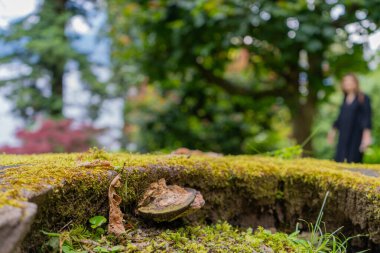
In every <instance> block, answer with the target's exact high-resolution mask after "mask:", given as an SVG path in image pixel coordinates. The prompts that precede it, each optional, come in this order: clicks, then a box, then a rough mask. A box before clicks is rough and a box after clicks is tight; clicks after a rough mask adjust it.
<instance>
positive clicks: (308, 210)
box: [0, 149, 380, 243]
mask: <svg viewBox="0 0 380 253" xmlns="http://www.w3.org/2000/svg"><path fill="white" fill-rule="evenodd" d="M93 160H107V161H108V162H110V163H111V164H112V166H113V169H114V170H115V171H117V172H119V173H121V174H122V179H123V181H124V183H125V187H124V191H123V193H122V195H123V198H124V203H123V205H124V206H123V208H124V211H125V212H127V213H128V214H132V213H133V212H134V208H135V205H136V202H137V200H138V199H139V197H140V196H141V194H142V193H143V192H144V189H145V188H146V187H147V186H148V185H149V184H150V183H151V182H154V181H156V180H158V179H160V178H165V179H166V181H167V182H168V184H172V183H175V184H178V185H183V186H188V187H192V188H195V189H197V190H200V191H201V193H202V194H203V196H204V198H205V200H206V205H205V206H204V208H202V209H201V210H200V211H199V212H198V213H197V214H196V215H195V217H193V218H192V220H196V221H197V222H202V221H205V220H208V221H212V222H214V221H216V220H217V219H221V220H230V221H234V222H235V223H236V224H239V225H241V224H243V225H244V224H245V223H244V222H245V221H244V222H243V221H241V220H238V219H240V218H241V217H242V216H244V215H245V214H247V213H248V214H249V213H254V214H255V215H256V216H257V217H260V216H262V215H268V213H269V214H270V215H273V216H275V215H277V216H278V217H276V219H279V221H277V222H279V223H280V225H281V226H284V227H290V226H292V225H294V224H295V222H296V221H297V220H296V219H298V218H300V217H301V218H305V219H307V220H314V218H315V217H316V215H315V213H316V212H318V210H319V206H320V204H321V201H322V199H323V196H324V194H325V192H326V190H330V192H331V200H330V201H331V202H332V203H334V204H333V205H329V204H328V205H327V207H326V212H327V215H326V217H327V218H328V217H329V215H328V213H331V214H332V215H331V217H337V214H338V217H339V219H336V221H335V223H334V222H332V223H331V224H333V225H334V226H335V225H338V226H340V225H342V224H336V223H337V222H341V221H344V222H347V220H348V221H350V222H351V223H352V224H353V226H355V227H360V228H362V229H363V231H359V232H363V233H370V235H371V239H372V240H375V242H376V243H380V192H379V189H380V179H379V178H377V177H369V176H366V175H365V174H362V173H360V171H361V170H360V168H363V169H366V170H372V171H374V172H379V173H380V166H379V165H355V164H338V163H335V162H330V161H321V160H315V159H301V158H300V159H293V160H284V159H280V158H271V157H261V156H225V157H207V156H191V157H188V156H173V155H137V154H136V155H135V154H127V153H105V152H104V151H102V150H96V149H94V150H91V151H89V152H87V153H84V154H46V155H25V156H24V155H0V166H7V165H20V166H19V167H14V168H7V169H4V170H2V171H1V172H2V174H1V173H0V183H1V186H0V188H1V193H2V194H1V195H0V207H1V206H4V205H13V206H17V205H21V204H20V202H19V201H25V200H28V196H30V194H26V192H27V193H33V192H39V191H42V190H46V189H48V187H51V188H52V189H53V190H52V192H51V193H50V194H48V196H47V200H44V201H43V203H44V205H45V206H40V208H39V210H40V212H41V210H42V213H41V215H40V216H39V217H38V221H39V220H41V222H40V223H38V224H40V225H41V224H42V225H43V226H44V228H45V227H46V228H53V226H55V227H58V228H61V227H62V226H64V225H65V224H66V223H67V222H70V221H72V222H74V223H79V222H80V221H83V220H84V219H85V218H86V217H88V216H89V215H95V214H96V213H99V212H100V214H102V215H107V188H108V184H109V180H110V178H111V177H112V175H110V169H112V168H108V167H102V166H96V167H89V168H88V167H81V166H78V165H80V163H82V162H91V161H93ZM350 168H359V169H358V170H356V171H355V172H353V171H349V170H348V169H350ZM94 199H96V201H95V200H94ZM33 201H34V200H33ZM41 203H42V202H41ZM99 210H101V211H99ZM281 212H283V214H281ZM273 213H274V214H273ZM307 215H310V217H308V216H307ZM281 216H282V217H281ZM248 218H249V217H248ZM248 218H247V219H248ZM43 219H46V220H45V221H44V220H43ZM261 221H262V220H258V221H253V223H252V224H256V223H257V222H258V223H259V224H260V222H261ZM255 222H256V223H255ZM248 225H251V223H249V224H248ZM35 228H36V229H39V228H41V227H39V225H37V224H36V225H35Z"/></svg>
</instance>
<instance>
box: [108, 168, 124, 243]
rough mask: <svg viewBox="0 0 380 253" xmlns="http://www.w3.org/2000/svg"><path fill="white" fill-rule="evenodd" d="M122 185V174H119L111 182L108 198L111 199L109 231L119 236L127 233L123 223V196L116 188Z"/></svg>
mask: <svg viewBox="0 0 380 253" xmlns="http://www.w3.org/2000/svg"><path fill="white" fill-rule="evenodd" d="M119 187H121V183H120V175H117V176H116V177H115V178H114V179H113V180H112V182H111V184H110V187H109V188H108V200H109V208H110V209H109V223H108V233H110V234H114V235H116V236H119V235H120V234H122V233H125V228H124V224H123V213H122V212H121V210H120V204H121V201H122V199H121V197H120V196H119V195H118V194H117V192H116V188H119Z"/></svg>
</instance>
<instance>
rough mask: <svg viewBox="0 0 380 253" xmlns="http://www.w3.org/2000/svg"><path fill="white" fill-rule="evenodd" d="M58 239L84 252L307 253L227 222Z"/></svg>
mask: <svg viewBox="0 0 380 253" xmlns="http://www.w3.org/2000/svg"><path fill="white" fill-rule="evenodd" d="M55 236H56V235H55V234H54V236H53V238H54V237H55ZM59 237H60V240H61V241H62V242H63V245H64V246H66V247H67V248H70V249H71V250H76V251H82V250H85V252H98V251H100V250H103V251H101V252H145V253H150V252H151V253H153V252H189V253H190V252H194V253H195V252H197V253H202V252H204V253H207V252H242V253H243V252H247V253H252V252H276V253H292V252H294V253H295V252H297V253H302V252H306V251H305V250H304V249H303V248H301V247H300V246H299V245H297V244H295V243H294V242H293V240H291V239H290V238H289V236H288V235H286V234H283V233H271V232H270V231H268V230H264V229H263V228H261V227H260V228H258V229H257V230H256V231H255V232H253V230H252V229H247V230H242V229H237V228H235V227H233V226H231V225H230V224H228V223H226V222H223V223H221V222H220V223H217V224H215V225H211V226H186V227H180V228H177V229H167V230H160V229H133V230H129V231H127V233H126V234H124V235H122V236H121V237H120V238H117V239H116V238H114V237H113V236H99V234H97V233H96V231H92V232H89V231H88V230H85V229H84V228H83V227H82V226H79V227H76V228H73V229H72V230H70V231H67V232H64V233H61V234H60V235H59ZM48 245H51V239H50V241H49V242H48V243H46V244H45V246H44V249H45V251H46V252H54V250H55V251H58V248H59V247H57V246H56V248H52V247H48ZM112 249H116V250H115V251H112ZM270 249H271V250H272V251H270Z"/></svg>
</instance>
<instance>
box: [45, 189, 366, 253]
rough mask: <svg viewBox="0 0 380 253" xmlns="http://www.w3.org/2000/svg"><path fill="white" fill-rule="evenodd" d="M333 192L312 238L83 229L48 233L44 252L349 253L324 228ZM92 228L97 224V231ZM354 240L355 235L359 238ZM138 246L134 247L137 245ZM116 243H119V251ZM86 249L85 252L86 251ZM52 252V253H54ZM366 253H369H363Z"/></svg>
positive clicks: (201, 230)
mask: <svg viewBox="0 0 380 253" xmlns="http://www.w3.org/2000/svg"><path fill="white" fill-rule="evenodd" d="M328 195H329V192H327V193H326V195H325V198H324V200H323V204H322V207H321V210H320V212H319V215H318V218H317V220H316V222H315V224H313V223H309V222H306V221H305V222H306V223H307V225H308V228H309V233H308V234H307V236H306V237H305V236H304V235H302V234H301V231H300V230H299V229H298V224H297V227H296V231H295V232H293V233H292V234H290V235H286V234H284V233H271V232H270V231H268V230H265V229H263V228H262V227H259V228H258V229H257V230H256V231H255V232H253V230H252V229H251V228H249V229H247V230H242V229H237V228H234V227H232V226H231V225H230V224H228V223H227V222H218V223H217V224H214V225H211V226H186V227H180V228H178V229H174V230H169V229H167V230H165V231H155V230H157V229H144V231H142V230H141V229H138V230H130V231H127V232H126V234H124V235H122V236H121V237H119V238H118V239H117V240H115V238H114V237H113V236H110V235H109V236H103V237H99V236H98V235H97V234H96V233H94V234H91V233H90V232H89V231H88V230H86V229H85V228H84V227H82V226H78V227H74V228H73V229H71V230H69V231H65V232H62V233H47V232H44V234H45V235H47V236H49V237H50V239H49V240H48V241H47V242H46V243H45V244H44V247H43V250H47V249H49V250H53V251H54V252H57V251H58V250H62V252H63V253H79V252H88V251H90V252H92V251H93V252H99V253H114V252H136V251H137V252H205V253H206V252H210V250H211V251H212V252H257V251H259V252H267V251H270V252H277V253H290V252H294V253H295V252H297V253H325V252H326V253H327V252H328V253H346V252H347V246H348V242H349V241H350V240H351V239H353V238H354V237H348V238H346V237H345V236H344V235H343V234H341V233H340V231H341V229H342V227H341V228H338V229H337V230H335V231H334V232H332V233H329V232H326V229H325V228H323V227H322V226H323V221H322V218H323V209H324V208H325V205H326V201H327V197H328ZM104 222H106V219H105V218H104V217H102V216H95V217H92V218H91V219H90V223H91V224H92V225H91V227H92V228H95V227H98V226H100V225H101V224H103V223H104ZM94 225H96V226H95V227H94ZM355 237H356V236H355ZM136 240H137V241H138V242H139V243H134V242H135V241H136ZM115 244H118V245H116V246H115ZM83 249H85V250H83ZM50 252H51V251H50ZM361 252H367V251H361Z"/></svg>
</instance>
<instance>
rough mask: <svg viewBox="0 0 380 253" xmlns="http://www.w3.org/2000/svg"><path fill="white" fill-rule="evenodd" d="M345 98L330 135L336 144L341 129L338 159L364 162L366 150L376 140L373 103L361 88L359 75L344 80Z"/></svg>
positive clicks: (331, 140) (342, 85)
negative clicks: (372, 115) (372, 111)
mask: <svg viewBox="0 0 380 253" xmlns="http://www.w3.org/2000/svg"><path fill="white" fill-rule="evenodd" d="M341 87H342V91H343V93H344V100H343V103H342V105H341V107H340V112H339V116H338V118H337V120H336V121H335V122H334V125H333V128H332V130H331V131H330V132H329V134H328V142H329V144H331V145H332V144H333V143H334V139H335V135H336V132H337V131H339V139H338V145H337V150H336V153H335V161H337V162H349V163H351V162H354V163H361V162H363V153H364V151H365V150H366V149H367V148H368V146H369V145H370V144H371V142H372V137H371V128H372V118H371V104H370V99H369V97H368V96H367V95H365V94H364V93H363V92H361V91H360V86H359V80H358V78H357V77H356V75H355V74H347V75H345V76H344V77H343V79H342V83H341Z"/></svg>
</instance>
